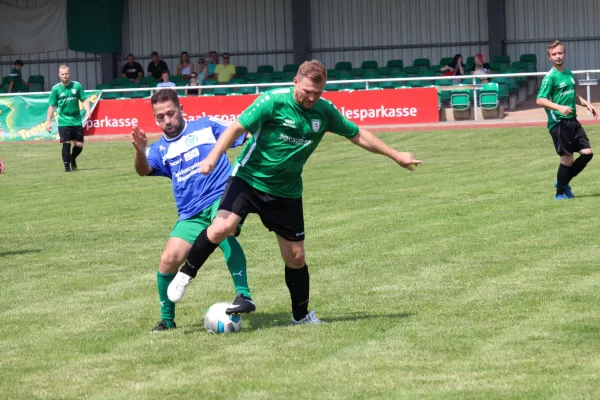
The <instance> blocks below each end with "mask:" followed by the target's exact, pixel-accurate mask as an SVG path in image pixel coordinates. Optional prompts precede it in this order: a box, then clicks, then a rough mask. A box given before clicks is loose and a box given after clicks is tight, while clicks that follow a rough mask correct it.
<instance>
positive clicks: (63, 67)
mask: <svg viewBox="0 0 600 400" xmlns="http://www.w3.org/2000/svg"><path fill="white" fill-rule="evenodd" d="M61 69H69V66H68V65H66V64H63V65H61V66H60V67H58V70H59V71H60V70H61Z"/></svg>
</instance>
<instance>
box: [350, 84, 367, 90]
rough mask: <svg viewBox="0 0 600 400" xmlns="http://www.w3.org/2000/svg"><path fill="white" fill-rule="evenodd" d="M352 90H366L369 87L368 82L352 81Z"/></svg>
mask: <svg viewBox="0 0 600 400" xmlns="http://www.w3.org/2000/svg"><path fill="white" fill-rule="evenodd" d="M349 87H350V89H351V90H365V89H366V88H367V83H366V82H351V83H350V86H349Z"/></svg>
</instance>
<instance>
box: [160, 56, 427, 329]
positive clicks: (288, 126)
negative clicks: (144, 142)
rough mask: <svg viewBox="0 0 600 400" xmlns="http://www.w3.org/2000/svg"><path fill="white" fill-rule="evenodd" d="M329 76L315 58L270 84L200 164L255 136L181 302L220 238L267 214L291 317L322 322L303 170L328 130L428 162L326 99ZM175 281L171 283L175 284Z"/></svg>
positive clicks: (203, 168)
mask: <svg viewBox="0 0 600 400" xmlns="http://www.w3.org/2000/svg"><path fill="white" fill-rule="evenodd" d="M326 80H327V70H326V69H325V66H324V65H323V64H322V63H321V62H319V61H316V60H312V61H307V62H305V63H303V64H302V65H301V66H300V68H299V69H298V73H297V75H296V77H295V78H294V86H293V87H292V88H289V89H288V88H285V89H276V90H271V91H268V92H266V93H265V94H263V95H262V96H260V97H259V98H258V99H256V101H254V103H253V104H252V105H251V106H250V107H249V108H248V109H246V110H245V111H244V112H243V113H242V115H241V116H240V118H239V119H238V121H236V122H234V123H233V124H232V125H231V126H230V127H229V128H227V130H226V131H225V132H224V133H223V134H222V135H221V137H220V138H219V140H218V141H217V144H216V145H215V147H214V149H213V150H212V152H211V153H210V154H209V155H208V157H206V158H205V159H204V160H202V162H201V163H200V172H202V173H203V174H210V173H211V171H213V169H214V168H215V165H216V162H217V160H218V159H219V157H221V155H222V154H223V153H224V152H225V151H226V150H227V149H228V148H229V147H231V144H232V143H234V141H235V140H236V138H238V137H240V136H241V135H242V134H243V133H244V132H245V131H247V132H249V133H251V134H252V138H250V140H249V141H248V143H247V144H246V146H245V147H244V150H243V151H242V153H241V155H240V156H239V157H238V159H237V162H236V163H235V165H234V167H233V172H232V177H231V178H230V180H229V182H228V184H227V188H226V190H225V193H224V194H223V198H222V200H221V204H220V206H219V212H218V214H217V217H216V218H215V219H214V220H213V222H212V224H211V226H209V227H208V228H207V229H205V230H204V231H202V233H200V235H199V236H198V239H196V241H195V242H194V246H193V247H192V250H191V251H190V253H189V255H188V258H187V260H186V262H185V264H184V265H183V267H182V268H181V271H180V272H179V273H178V274H177V276H176V277H175V280H174V281H173V282H172V283H171V286H175V285H176V287H177V289H178V290H173V291H172V293H171V292H170V293H169V299H171V301H174V302H177V301H179V300H180V299H181V298H182V297H183V295H184V293H185V290H186V288H187V285H189V283H190V282H191V280H192V279H193V278H194V277H195V276H196V274H197V272H198V269H199V268H200V267H201V266H202V264H203V263H204V262H205V261H206V259H207V258H208V257H209V256H210V254H211V253H212V252H213V251H214V250H215V249H216V248H217V246H218V244H219V243H220V242H221V241H222V240H224V239H225V238H226V237H228V235H230V234H231V233H232V232H234V231H235V228H236V226H237V224H238V223H240V222H241V221H243V220H244V219H245V218H246V216H247V215H248V214H249V213H255V214H258V215H259V216H260V219H261V221H262V223H263V225H264V226H265V227H266V228H268V229H269V230H270V231H273V232H275V234H276V237H277V241H278V242H279V248H280V251H281V255H282V257H283V260H284V261H285V281H286V284H287V286H288V289H289V291H290V296H291V300H292V323H294V324H315V323H321V321H320V320H319V319H318V318H317V317H316V315H315V314H314V312H313V311H310V312H309V311H308V301H309V274H308V267H307V265H306V262H305V255H304V216H303V208H302V169H303V167H304V164H305V163H306V161H307V160H308V158H309V157H310V155H311V154H312V152H313V151H314V150H315V149H316V148H317V146H318V145H319V142H320V141H321V139H322V138H323V135H324V134H325V132H333V133H336V134H338V135H341V136H344V137H346V138H348V139H350V141H352V143H354V144H356V145H358V146H360V147H362V148H364V149H366V150H368V151H371V152H373V153H378V154H383V155H385V156H387V157H389V158H391V159H392V160H394V161H395V162H397V163H398V164H399V165H400V166H402V167H404V168H407V169H409V170H411V171H412V170H413V169H414V167H413V166H414V165H418V164H420V163H422V161H420V160H415V158H414V156H413V155H412V154H411V153H401V152H398V151H396V150H394V149H392V148H390V147H389V146H387V145H386V144H385V143H383V142H382V141H381V140H380V139H378V138H377V137H376V136H375V135H373V134H372V133H371V132H369V131H367V130H364V129H360V128H358V126H356V125H355V124H354V123H353V122H351V121H349V120H347V119H346V118H345V117H344V116H343V115H342V114H341V113H340V112H339V111H338V110H337V109H336V108H335V106H334V105H333V104H332V103H331V102H330V101H327V100H325V99H322V98H321V94H322V93H323V88H324V86H325V82H326ZM170 289H171V287H170V288H169V290H170Z"/></svg>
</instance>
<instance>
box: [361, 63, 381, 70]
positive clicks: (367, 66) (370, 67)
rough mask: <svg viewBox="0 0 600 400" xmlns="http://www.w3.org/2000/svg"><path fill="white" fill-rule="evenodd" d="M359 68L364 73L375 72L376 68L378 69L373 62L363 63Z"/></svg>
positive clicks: (377, 65)
mask: <svg viewBox="0 0 600 400" xmlns="http://www.w3.org/2000/svg"><path fill="white" fill-rule="evenodd" d="M360 67H361V68H362V69H364V70H365V72H369V71H376V70H377V68H379V64H378V63H377V61H375V60H368V61H363V62H362V64H361V65H360Z"/></svg>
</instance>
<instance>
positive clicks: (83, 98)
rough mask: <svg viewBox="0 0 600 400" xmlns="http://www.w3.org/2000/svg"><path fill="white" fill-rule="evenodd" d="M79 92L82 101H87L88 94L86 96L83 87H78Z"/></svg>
mask: <svg viewBox="0 0 600 400" xmlns="http://www.w3.org/2000/svg"><path fill="white" fill-rule="evenodd" d="M77 92H78V94H79V98H80V99H81V101H84V100H85V99H87V97H88V96H87V94H85V90H83V86H82V85H81V84H79V85H77Z"/></svg>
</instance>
